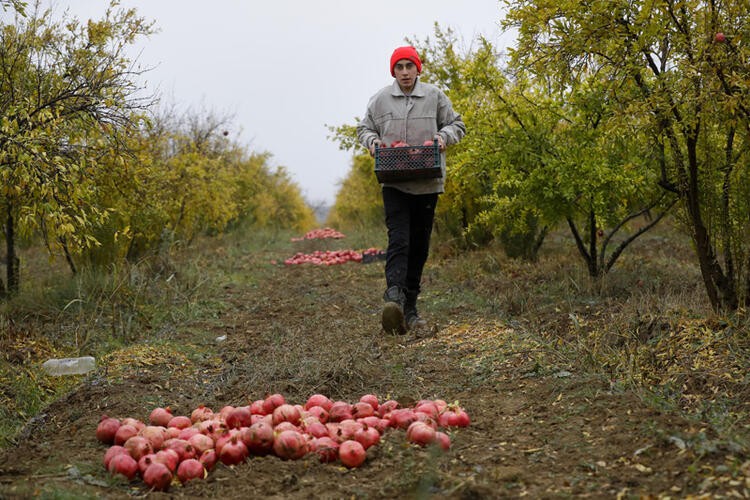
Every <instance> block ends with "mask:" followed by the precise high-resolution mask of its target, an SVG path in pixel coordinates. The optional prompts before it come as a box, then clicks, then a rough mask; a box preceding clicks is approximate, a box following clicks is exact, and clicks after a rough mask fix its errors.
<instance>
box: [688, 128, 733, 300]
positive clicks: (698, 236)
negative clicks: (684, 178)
mask: <svg viewBox="0 0 750 500" xmlns="http://www.w3.org/2000/svg"><path fill="white" fill-rule="evenodd" d="M687 151H688V167H689V183H688V189H687V192H686V200H685V201H686V204H687V212H688V217H689V219H690V226H691V227H692V230H693V241H694V242H695V251H696V253H697V255H698V263H699V264H700V270H701V275H702V276H703V282H704V284H705V285H706V291H707V292H708V298H709V300H710V301H711V306H712V307H713V308H714V310H715V311H722V310H724V311H734V310H736V309H737V306H738V304H737V293H736V290H735V289H734V283H733V282H734V277H732V276H726V275H725V274H724V271H723V270H722V268H721V264H719V261H718V259H717V258H716V252H715V251H714V247H713V245H712V244H711V238H710V235H709V232H708V229H707V228H706V225H705V224H704V222H703V217H702V216H701V212H700V190H699V189H698V175H699V174H698V157H697V154H696V152H697V141H696V140H694V139H693V138H688V140H687Z"/></svg>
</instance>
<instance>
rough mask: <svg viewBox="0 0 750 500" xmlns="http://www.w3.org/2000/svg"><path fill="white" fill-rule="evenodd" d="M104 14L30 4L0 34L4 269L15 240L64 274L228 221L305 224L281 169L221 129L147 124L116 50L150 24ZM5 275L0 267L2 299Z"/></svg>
mask: <svg viewBox="0 0 750 500" xmlns="http://www.w3.org/2000/svg"><path fill="white" fill-rule="evenodd" d="M6 6H7V5H6V3H4V4H3V7H6ZM13 6H14V7H16V6H20V4H18V3H17V2H13ZM117 6H118V3H117V2H116V1H113V2H112V4H111V5H110V8H109V9H108V11H107V12H106V14H105V16H104V18H103V19H101V20H88V21H87V22H81V21H79V20H78V19H74V18H73V19H71V18H69V17H67V14H65V15H63V18H62V20H60V21H55V20H54V19H53V17H52V14H51V12H50V11H44V12H42V11H40V9H39V6H38V4H37V5H36V6H35V8H34V10H33V12H29V13H28V16H27V17H22V16H20V15H17V16H16V17H15V23H14V24H7V25H6V24H2V25H0V48H1V49H2V50H0V185H1V186H2V187H1V188H0V213H2V214H3V223H4V224H5V232H4V237H5V242H6V247H7V248H8V261H9V262H15V260H16V257H15V250H14V249H15V246H16V243H17V241H29V240H32V239H34V238H38V237H39V235H41V236H42V237H43V241H44V243H45V244H46V246H47V248H48V250H49V252H50V254H51V255H52V256H56V255H59V254H63V255H64V256H65V258H66V260H67V262H68V264H69V266H70V268H71V270H72V271H73V272H74V273H75V272H77V271H78V266H79V265H81V264H83V265H89V264H99V265H104V264H107V265H109V264H113V263H117V262H119V261H120V260H121V259H123V258H126V257H127V258H130V259H136V258H139V257H141V256H143V255H145V254H147V253H151V252H155V251H163V250H164V249H168V248H169V247H171V246H172V245H174V244H189V243H190V242H191V241H192V240H193V239H194V238H195V237H196V236H197V235H199V234H203V233H209V234H216V233H219V232H222V231H225V230H226V229H228V228H230V227H239V226H240V225H241V223H243V224H250V225H251V226H252V227H270V226H275V227H276V226H278V227H281V228H293V229H295V230H304V229H309V228H311V227H312V226H313V225H314V224H315V217H314V214H313V212H312V210H311V209H310V208H309V207H308V206H307V204H306V203H305V201H304V199H303V197H302V195H301V193H300V190H299V188H298V187H297V186H296V185H295V184H294V183H293V182H292V180H291V179H290V177H289V175H288V174H287V172H286V171H285V170H284V169H283V168H282V167H278V168H275V169H273V168H272V167H271V166H270V165H269V164H268V162H269V159H270V155H269V154H266V153H248V152H247V150H246V148H245V147H244V146H242V145H240V144H236V143H234V142H232V141H231V140H229V139H228V138H227V136H226V134H225V133H224V132H223V127H224V126H225V125H226V122H227V121H228V118H223V117H217V116H215V115H214V114H212V113H209V112H201V113H188V114H186V115H185V116H184V117H181V118H179V119H177V118H174V117H171V116H168V115H166V114H165V115H163V116H156V114H155V113H154V112H153V107H154V102H153V101H152V100H151V99H149V98H143V97H139V96H140V94H138V92H139V91H140V90H141V89H139V88H138V87H137V85H136V84H135V83H134V79H135V77H136V76H138V74H139V71H138V70H134V69H133V68H134V64H133V62H132V61H130V60H129V59H128V58H127V57H126V56H125V55H124V53H125V49H126V47H127V46H128V45H131V44H133V43H134V42H135V41H136V40H137V39H138V38H140V37H142V36H146V35H148V34H150V33H151V32H152V25H151V24H150V23H147V22H146V21H145V20H144V19H142V18H140V17H139V16H137V14H136V12H135V10H132V9H131V10H117ZM243 221H244V222H243ZM18 275H19V273H18V271H17V267H16V266H8V276H9V277H8V288H9V289H11V291H14V290H15V289H17V287H18ZM4 291H5V286H4V283H3V282H2V281H0V296H1V295H2V294H3V293H4Z"/></svg>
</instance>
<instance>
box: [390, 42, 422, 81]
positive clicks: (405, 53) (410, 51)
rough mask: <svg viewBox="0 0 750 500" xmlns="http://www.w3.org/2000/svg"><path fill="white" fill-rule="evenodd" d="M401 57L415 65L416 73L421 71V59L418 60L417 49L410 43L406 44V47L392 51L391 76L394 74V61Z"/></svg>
mask: <svg viewBox="0 0 750 500" xmlns="http://www.w3.org/2000/svg"><path fill="white" fill-rule="evenodd" d="M401 59H408V60H410V61H411V62H413V63H414V64H416V65H417V73H421V72H422V61H420V60H419V54H417V49H415V48H414V47H412V46H411V45H407V46H406V47H399V48H397V49H396V50H394V51H393V55H392V56H391V76H393V77H395V76H396V73H394V71H393V67H394V66H396V63H397V62H399V61H400V60H401Z"/></svg>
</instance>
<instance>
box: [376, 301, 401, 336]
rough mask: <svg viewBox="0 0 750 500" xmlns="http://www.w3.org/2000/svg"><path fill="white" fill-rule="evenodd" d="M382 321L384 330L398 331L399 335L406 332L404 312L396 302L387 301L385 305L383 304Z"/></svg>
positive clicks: (389, 331)
mask: <svg viewBox="0 0 750 500" xmlns="http://www.w3.org/2000/svg"><path fill="white" fill-rule="evenodd" d="M381 322H382V324H383V330H385V331H386V332H387V333H396V334H399V335H403V334H404V333H406V324H405V323H404V312H403V311H402V310H401V308H400V307H399V306H398V304H396V303H395V302H387V303H386V304H385V306H383V316H382V318H381Z"/></svg>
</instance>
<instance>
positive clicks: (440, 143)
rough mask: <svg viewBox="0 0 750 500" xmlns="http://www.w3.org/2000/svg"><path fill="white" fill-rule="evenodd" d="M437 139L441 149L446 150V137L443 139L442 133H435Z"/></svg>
mask: <svg viewBox="0 0 750 500" xmlns="http://www.w3.org/2000/svg"><path fill="white" fill-rule="evenodd" d="M435 139H437V141H438V148H439V149H440V151H445V139H443V136H442V135H440V134H436V135H435Z"/></svg>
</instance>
